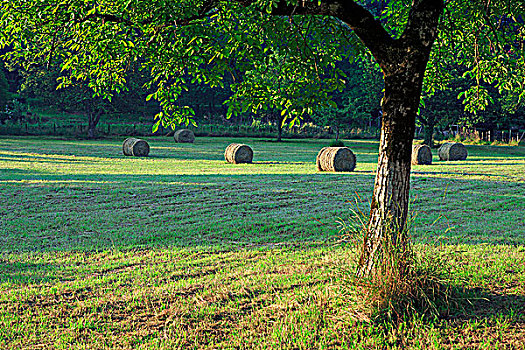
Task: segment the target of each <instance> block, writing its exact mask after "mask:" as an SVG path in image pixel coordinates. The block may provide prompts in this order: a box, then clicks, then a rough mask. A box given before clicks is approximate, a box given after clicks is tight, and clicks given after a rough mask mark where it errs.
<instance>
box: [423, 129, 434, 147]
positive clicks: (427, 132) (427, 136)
mask: <svg viewBox="0 0 525 350" xmlns="http://www.w3.org/2000/svg"><path fill="white" fill-rule="evenodd" d="M423 133H424V138H423V143H424V144H425V145H427V146H428V147H431V148H432V146H433V145H434V139H433V135H434V124H433V123H428V124H426V125H424V126H423Z"/></svg>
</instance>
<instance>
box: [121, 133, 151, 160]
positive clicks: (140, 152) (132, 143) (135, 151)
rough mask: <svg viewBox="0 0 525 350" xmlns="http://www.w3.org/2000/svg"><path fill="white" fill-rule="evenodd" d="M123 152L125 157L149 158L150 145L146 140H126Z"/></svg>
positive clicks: (132, 138)
mask: <svg viewBox="0 0 525 350" xmlns="http://www.w3.org/2000/svg"><path fill="white" fill-rule="evenodd" d="M122 152H123V153H124V155H125V156H135V157H147V156H148V154H149V145H148V143H147V142H146V141H144V140H141V139H137V138H134V137H130V138H127V139H126V140H124V143H123V144H122Z"/></svg>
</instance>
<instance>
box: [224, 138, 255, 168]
mask: <svg viewBox="0 0 525 350" xmlns="http://www.w3.org/2000/svg"><path fill="white" fill-rule="evenodd" d="M224 159H226V161H227V162H228V163H232V164H240V163H251V162H252V160H253V150H252V148H251V147H250V146H248V145H243V144H240V143H232V144H230V145H228V147H226V150H225V151H224Z"/></svg>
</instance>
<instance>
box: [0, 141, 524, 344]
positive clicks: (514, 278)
mask: <svg viewBox="0 0 525 350" xmlns="http://www.w3.org/2000/svg"><path fill="white" fill-rule="evenodd" d="M147 140H148V142H149V144H150V146H151V152H150V157H148V158H131V157H125V156H123V155H122V152H121V142H122V141H123V140H97V141H71V140H59V139H52V138H8V137H3V138H0V201H1V206H0V348H6V349H11V348H67V349H72V348H78V349H81V348H90V349H92V348H150V349H157V348H170V349H171V348H196V349H200V348H210V349H213V348H261V349H262V348H266V349H274V348H290V349H292V348H293V349H313V348H316V349H317V348H365V349H370V348H372V349H373V348H383V347H387V348H399V349H402V348H436V349H438V348H486V349H493V348H498V347H499V348H523V344H524V341H525V316H524V314H525V307H524V305H525V248H524V244H525V149H524V148H519V147H488V146H469V147H468V151H469V158H468V159H467V160H466V161H463V162H440V161H438V159H437V156H434V164H433V165H432V166H415V167H413V171H412V174H413V176H412V192H411V195H412V211H413V213H415V214H416V219H415V222H414V226H413V231H412V236H413V239H414V242H415V244H416V247H417V250H418V251H430V252H431V254H438V255H445V256H447V257H448V259H449V260H450V261H451V264H452V266H453V270H452V273H453V276H452V278H453V281H454V282H453V283H454V288H458V289H462V290H464V291H463V292H462V293H463V294H464V296H465V298H466V297H468V298H469V300H470V303H467V302H465V303H460V304H461V305H462V306H461V307H457V308H455V309H454V310H453V312H452V313H451V314H450V315H449V316H448V317H446V318H443V319H439V320H423V321H419V322H415V323H414V324H411V323H406V324H404V325H403V326H401V327H400V328H399V329H397V331H396V332H393V331H392V330H391V329H388V327H386V328H385V327H381V326H379V325H374V324H368V323H366V322H363V321H362V317H360V315H359V312H358V309H356V307H355V304H356V303H357V302H358V300H356V291H355V288H354V287H353V286H352V285H351V284H350V282H349V281H350V278H349V275H350V274H351V273H352V272H353V269H354V267H353V266H352V261H353V260H352V257H353V254H354V253H353V249H352V246H351V245H345V244H342V243H338V241H339V239H340V238H341V237H340V235H341V234H340V232H339V226H338V224H337V221H338V220H345V221H346V220H348V219H349V218H350V217H351V216H352V210H353V209H355V206H356V202H357V205H358V206H360V208H362V209H363V210H366V205H367V203H368V201H369V199H370V197H371V191H372V188H373V178H374V172H375V168H376V161H377V148H378V146H377V142H374V141H347V142H346V143H347V145H348V146H349V147H350V148H351V149H352V150H353V151H354V153H356V156H357V161H358V164H357V168H356V171H354V172H351V173H338V174H333V173H318V172H317V171H316V169H315V156H316V154H317V152H318V150H319V149H320V148H321V147H323V146H326V145H327V141H326V140H301V141H286V142H284V143H275V142H269V141H264V140H252V139H233V138H231V139H230V138H228V139H227V138H199V139H197V141H196V142H195V144H176V143H173V141H172V140H171V139H168V138H152V139H147ZM230 142H242V143H247V144H249V145H251V146H252V148H253V149H254V152H255V156H254V163H253V164H242V165H232V164H227V163H225V161H224V158H223V152H224V148H225V147H226V146H227V145H228V144H229V143H230ZM434 153H436V152H434Z"/></svg>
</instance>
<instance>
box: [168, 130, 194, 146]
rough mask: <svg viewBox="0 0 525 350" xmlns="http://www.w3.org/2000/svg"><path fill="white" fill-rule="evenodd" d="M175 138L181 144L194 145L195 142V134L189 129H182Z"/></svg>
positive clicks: (176, 132) (176, 133) (175, 134)
mask: <svg viewBox="0 0 525 350" xmlns="http://www.w3.org/2000/svg"><path fill="white" fill-rule="evenodd" d="M173 138H174V139H175V141H176V142H179V143H193V142H194V141H195V134H194V133H193V131H191V130H189V129H180V130H177V131H175V133H174V134H173Z"/></svg>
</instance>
